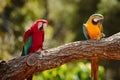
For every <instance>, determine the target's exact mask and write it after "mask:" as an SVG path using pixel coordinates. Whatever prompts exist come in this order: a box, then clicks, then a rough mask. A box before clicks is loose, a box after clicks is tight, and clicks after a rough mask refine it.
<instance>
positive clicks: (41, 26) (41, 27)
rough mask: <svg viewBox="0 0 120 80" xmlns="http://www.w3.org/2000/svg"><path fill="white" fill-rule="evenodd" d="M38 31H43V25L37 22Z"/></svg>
mask: <svg viewBox="0 0 120 80" xmlns="http://www.w3.org/2000/svg"><path fill="white" fill-rule="evenodd" d="M38 29H39V30H43V23H42V22H39V23H38Z"/></svg>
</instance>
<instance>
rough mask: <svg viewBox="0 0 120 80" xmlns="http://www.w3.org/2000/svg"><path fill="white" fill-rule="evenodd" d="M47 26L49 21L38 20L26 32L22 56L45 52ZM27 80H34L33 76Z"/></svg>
mask: <svg viewBox="0 0 120 80" xmlns="http://www.w3.org/2000/svg"><path fill="white" fill-rule="evenodd" d="M47 24H48V22H47V20H43V19H42V20H37V21H35V22H34V23H33V25H32V26H31V27H30V28H29V29H28V30H27V31H25V33H24V37H23V42H24V46H23V51H22V55H21V56H25V55H29V54H32V53H35V52H38V51H41V50H43V42H44V30H45V27H46V26H47ZM27 80H32V76H29V77H28V78H27Z"/></svg>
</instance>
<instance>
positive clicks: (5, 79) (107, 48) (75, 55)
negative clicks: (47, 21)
mask: <svg viewBox="0 0 120 80" xmlns="http://www.w3.org/2000/svg"><path fill="white" fill-rule="evenodd" d="M92 58H98V59H114V60H120V33H117V34H115V35H113V36H111V37H108V38H104V39H102V40H99V41H98V40H90V41H76V42H72V43H68V44H65V45H62V46H59V47H56V48H52V49H48V50H45V51H41V52H40V54H32V55H29V56H22V57H18V58H15V59H12V60H10V61H8V62H5V61H2V62H1V63H0V79H1V80H23V79H25V78H27V77H29V76H31V75H33V74H34V73H36V72H42V71H45V70H48V69H52V68H55V67H58V66H60V65H62V64H65V63H68V62H72V61H75V60H84V59H92Z"/></svg>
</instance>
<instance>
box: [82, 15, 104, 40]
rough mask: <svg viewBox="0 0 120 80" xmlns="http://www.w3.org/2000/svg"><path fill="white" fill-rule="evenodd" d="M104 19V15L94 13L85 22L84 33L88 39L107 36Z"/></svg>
mask: <svg viewBox="0 0 120 80" xmlns="http://www.w3.org/2000/svg"><path fill="white" fill-rule="evenodd" d="M103 19H104V17H103V15H101V14H93V15H91V16H90V18H89V19H88V21H87V22H86V23H85V24H83V33H84V36H85V38H86V39H87V40H89V39H90V40H91V39H96V40H99V39H101V38H102V37H104V36H105V35H104V33H103V27H102V22H103Z"/></svg>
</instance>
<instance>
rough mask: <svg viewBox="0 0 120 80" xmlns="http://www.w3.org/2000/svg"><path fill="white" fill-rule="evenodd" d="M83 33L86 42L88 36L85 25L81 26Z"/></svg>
mask: <svg viewBox="0 0 120 80" xmlns="http://www.w3.org/2000/svg"><path fill="white" fill-rule="evenodd" d="M83 33H84V36H85V38H86V39H87V40H88V39H89V36H88V34H87V31H86V25H85V24H83Z"/></svg>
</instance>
